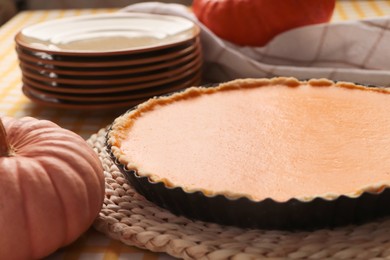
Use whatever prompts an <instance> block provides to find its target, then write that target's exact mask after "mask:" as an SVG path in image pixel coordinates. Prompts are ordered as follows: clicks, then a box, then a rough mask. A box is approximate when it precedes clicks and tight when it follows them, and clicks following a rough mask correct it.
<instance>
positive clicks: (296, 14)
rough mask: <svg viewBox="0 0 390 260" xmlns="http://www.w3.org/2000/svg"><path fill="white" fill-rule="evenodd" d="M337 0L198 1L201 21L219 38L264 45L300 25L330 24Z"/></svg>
mask: <svg viewBox="0 0 390 260" xmlns="http://www.w3.org/2000/svg"><path fill="white" fill-rule="evenodd" d="M334 7H335V0H194V1H193V11H194V13H195V15H196V16H197V18H198V19H199V20H200V21H201V22H202V23H203V24H204V25H206V26H207V27H208V28H209V29H210V30H211V31H212V32H214V33H215V34H216V35H218V36H219V37H221V38H223V39H225V40H228V41H231V42H233V43H235V44H238V45H248V46H263V45H265V44H266V43H267V42H269V41H270V40H271V39H272V38H273V37H274V36H276V35H277V34H280V33H281V32H284V31H287V30H289V29H292V28H296V27H299V26H304V25H309V24H317V23H324V22H328V21H329V20H330V18H331V16H332V13H333V9H334Z"/></svg>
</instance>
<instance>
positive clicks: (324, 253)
mask: <svg viewBox="0 0 390 260" xmlns="http://www.w3.org/2000/svg"><path fill="white" fill-rule="evenodd" d="M105 133H106V132H105V130H104V129H102V130H100V131H99V132H98V133H97V134H94V135H92V136H91V137H90V138H89V140H88V142H89V144H90V145H91V146H93V148H94V149H95V151H96V152H97V153H98V154H99V157H100V159H101V161H102V163H103V165H104V169H105V177H106V198H105V200H104V205H103V208H102V210H101V212H100V215H99V217H98V218H97V219H96V221H95V223H94V227H95V228H96V229H97V230H99V231H100V232H102V233H104V234H106V235H107V236H108V237H110V238H113V239H116V240H120V241H122V242H123V243H125V244H127V245H131V246H136V247H139V248H143V249H148V250H150V251H154V252H165V253H167V254H169V255H172V256H174V257H178V258H184V259H259V258H260V259H271V258H272V259H277V258H283V259H285V258H291V259H302V258H305V259H306V258H307V259H329V258H330V259H390V219H389V218H386V219H384V220H380V221H376V222H371V223H368V224H364V225H360V226H347V227H342V228H337V229H332V230H327V229H323V230H316V231H313V232H308V231H306V232H287V231H267V230H255V229H253V230H251V229H240V228H235V227H228V226H221V225H217V224H211V223H205V222H201V221H192V220H189V219H187V218H184V217H180V216H175V215H173V214H171V213H170V212H168V211H167V210H164V209H161V208H160V207H158V206H155V205H154V204H153V203H151V202H149V201H147V200H146V199H145V198H144V197H142V196H141V195H139V194H137V192H136V191H135V190H134V189H133V188H132V187H131V186H129V184H128V183H127V182H126V180H125V178H124V176H123V175H122V174H121V173H120V172H119V170H118V169H117V168H116V167H115V165H113V164H112V162H111V160H110V158H109V157H108V154H107V153H106V152H105V150H104V149H105V148H104V143H105ZM389 207H390V205H389Z"/></svg>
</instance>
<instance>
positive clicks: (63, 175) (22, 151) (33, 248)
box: [0, 117, 104, 259]
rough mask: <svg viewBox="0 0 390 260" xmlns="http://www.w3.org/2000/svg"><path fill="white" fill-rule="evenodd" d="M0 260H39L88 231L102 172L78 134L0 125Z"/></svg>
mask: <svg viewBox="0 0 390 260" xmlns="http://www.w3.org/2000/svg"><path fill="white" fill-rule="evenodd" d="M0 154H1V155H0V169H1V173H0V232H1V235H0V259H29V258H42V257H44V256H47V255H48V254H50V253H52V252H54V251H55V250H56V249H58V248H60V247H63V246H65V245H68V244H69V243H71V242H72V241H74V240H76V239H77V238H78V237H79V236H80V235H81V234H82V233H83V232H84V231H86V230H87V229H88V227H90V226H91V224H92V222H93V221H94V219H95V217H96V216H97V214H98V213H99V211H100V209H101V206H102V203H103V198H104V175H103V168H102V165H101V163H100V161H99V158H98V157H97V155H96V153H95V152H94V151H93V150H92V149H91V148H90V147H89V146H88V144H87V143H86V142H85V141H84V139H82V138H81V137H80V136H78V135H77V134H75V133H73V132H71V131H69V130H66V129H63V128H61V127H59V126H58V125H56V124H54V123H52V122H50V121H46V120H38V119H35V118H32V117H25V118H22V119H14V118H10V117H3V118H2V119H1V120H0Z"/></svg>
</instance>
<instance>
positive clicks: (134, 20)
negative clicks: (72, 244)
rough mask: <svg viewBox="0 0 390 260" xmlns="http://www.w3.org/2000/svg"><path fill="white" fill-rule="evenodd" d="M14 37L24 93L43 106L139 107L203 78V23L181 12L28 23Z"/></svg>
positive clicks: (94, 16)
mask: <svg viewBox="0 0 390 260" xmlns="http://www.w3.org/2000/svg"><path fill="white" fill-rule="evenodd" d="M15 42H16V51H17V54H18V58H19V61H20V68H21V71H22V81H23V93H24V94H25V95H26V96H27V97H29V98H30V99H31V100H32V101H34V102H36V103H39V104H42V105H48V106H54V107H63V108H71V109H98V108H102V109H106V108H114V107H126V106H133V105H136V104H138V103H140V102H142V101H144V100H146V99H148V98H150V97H152V96H156V95H161V94H165V93H169V92H173V91H177V90H180V89H183V88H186V87H189V86H192V85H197V84H199V83H200V79H201V67H202V54H201V45H200V40H199V28H198V27H197V26H196V25H195V24H194V23H193V22H191V21H189V20H187V19H184V18H181V17H176V16H166V15H155V14H144V13H113V14H103V15H88V16H78V17H72V18H65V19H60V20H54V21H49V22H45V23H40V24H36V25H33V26H30V27H27V28H25V29H23V30H22V31H20V32H19V33H18V34H17V35H16V37H15Z"/></svg>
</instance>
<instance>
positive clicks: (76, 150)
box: [19, 141, 105, 206]
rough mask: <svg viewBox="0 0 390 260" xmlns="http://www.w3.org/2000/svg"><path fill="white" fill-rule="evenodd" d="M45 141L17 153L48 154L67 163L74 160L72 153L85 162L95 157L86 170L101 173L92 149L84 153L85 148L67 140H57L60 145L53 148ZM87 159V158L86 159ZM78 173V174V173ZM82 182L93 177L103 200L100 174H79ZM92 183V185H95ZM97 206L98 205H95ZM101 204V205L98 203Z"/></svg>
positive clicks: (34, 155) (35, 155) (36, 155)
mask: <svg viewBox="0 0 390 260" xmlns="http://www.w3.org/2000/svg"><path fill="white" fill-rule="evenodd" d="M45 143H46V141H43V142H40V143H39V146H28V147H29V148H28V149H26V147H25V148H24V149H20V152H19V155H22V156H23V155H24V154H26V153H27V154H33V156H30V158H33V157H35V158H37V157H40V156H41V154H43V153H44V154H45V155H46V156H47V155H49V156H50V157H51V158H53V157H55V158H58V159H60V160H63V161H64V162H65V163H68V162H69V161H75V158H73V157H74V155H77V156H79V160H84V161H85V162H87V161H88V160H91V159H96V164H92V165H91V164H88V165H89V166H91V167H93V169H91V170H90V171H88V172H96V171H101V172H102V173H103V167H102V166H101V162H100V160H99V159H98V158H96V157H95V156H94V155H95V152H94V151H93V150H88V151H87V152H89V153H90V154H88V155H87V154H85V152H86V151H85V149H80V147H75V146H74V145H73V144H71V143H69V142H68V141H59V142H56V145H60V148H56V149H55V150H53V149H51V147H50V145H51V142H50V141H47V143H48V145H47V146H46V145H45ZM65 155H70V156H71V157H67V156H65ZM80 158H81V159H80ZM87 159H88V160H87ZM85 162H80V161H78V162H77V163H78V164H79V165H85ZM71 167H72V168H73V169H74V170H75V171H76V170H77V169H76V168H75V165H71ZM79 175H80V174H79ZM80 176H81V177H82V178H83V180H84V182H85V181H86V178H93V179H94V182H95V185H96V184H97V185H98V186H99V190H100V192H101V194H102V197H101V200H103V197H104V196H103V194H104V190H105V182H104V177H103V175H102V177H101V178H99V177H100V176H97V175H96V174H92V175H90V174H88V175H85V174H83V175H80ZM95 185H93V186H95ZM86 188H89V187H86ZM97 206H98V205H97ZM99 206H101V205H99Z"/></svg>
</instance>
